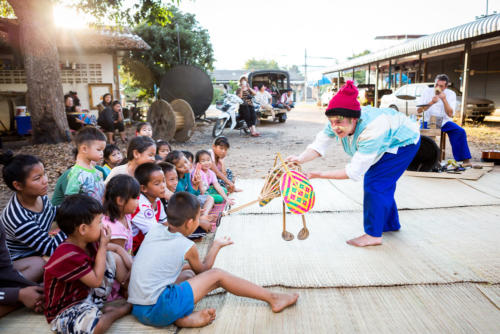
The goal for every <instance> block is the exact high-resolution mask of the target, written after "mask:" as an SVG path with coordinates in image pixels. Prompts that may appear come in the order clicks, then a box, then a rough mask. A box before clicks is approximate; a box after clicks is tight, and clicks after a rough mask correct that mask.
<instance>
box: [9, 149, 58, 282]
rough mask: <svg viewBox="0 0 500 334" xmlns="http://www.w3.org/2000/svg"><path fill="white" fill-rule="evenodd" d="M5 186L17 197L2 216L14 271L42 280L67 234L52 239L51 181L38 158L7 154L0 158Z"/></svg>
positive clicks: (53, 216) (13, 196) (33, 279)
mask: <svg viewBox="0 0 500 334" xmlns="http://www.w3.org/2000/svg"><path fill="white" fill-rule="evenodd" d="M0 163H2V164H3V165H4V167H3V179H4V182H5V184H6V185H7V186H8V187H9V188H10V189H11V190H12V191H14V193H13V194H12V197H11V198H10V200H9V202H8V203H7V206H6V207H5V208H4V209H3V211H2V215H1V216H0V225H3V227H4V228H5V239H6V243H7V247H8V249H9V253H10V257H11V259H12V261H13V266H14V269H16V270H18V271H20V272H22V273H23V275H24V277H25V278H27V279H28V280H31V281H34V282H38V281H40V279H41V278H42V274H43V266H44V265H45V260H44V259H43V256H51V255H52V253H53V252H54V250H55V249H56V248H57V246H58V245H59V244H61V243H62V242H63V241H64V239H66V234H64V232H62V231H61V232H59V233H57V234H56V235H55V236H54V237H51V236H50V235H49V231H50V229H51V227H52V223H53V222H54V219H55V216H56V207H54V206H53V205H52V203H51V202H50V201H49V198H48V197H47V190H48V179H47V175H46V174H45V169H44V166H43V163H42V162H41V161H40V159H38V158H37V157H35V156H32V155H24V154H20V155H17V156H15V157H14V156H13V155H12V152H7V153H5V154H2V155H1V156H0Z"/></svg>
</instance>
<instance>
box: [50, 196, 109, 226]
mask: <svg viewBox="0 0 500 334" xmlns="http://www.w3.org/2000/svg"><path fill="white" fill-rule="evenodd" d="M101 213H104V208H103V207H102V205H101V203H99V201H97V200H96V199H94V198H92V197H90V196H88V195H84V194H76V195H70V196H68V197H66V198H65V199H64V201H63V202H62V204H61V206H60V207H59V208H58V209H57V214H56V221H57V225H59V228H60V229H61V230H62V231H63V232H64V233H66V235H70V234H73V232H74V231H75V230H76V229H77V228H78V226H80V225H81V224H86V225H90V224H91V223H92V220H94V218H95V216H96V215H98V214H101Z"/></svg>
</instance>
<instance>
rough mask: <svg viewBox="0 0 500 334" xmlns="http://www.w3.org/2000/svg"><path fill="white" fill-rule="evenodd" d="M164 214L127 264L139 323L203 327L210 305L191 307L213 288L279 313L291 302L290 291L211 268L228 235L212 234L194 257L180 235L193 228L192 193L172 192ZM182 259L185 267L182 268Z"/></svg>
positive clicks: (196, 210)
mask: <svg viewBox="0 0 500 334" xmlns="http://www.w3.org/2000/svg"><path fill="white" fill-rule="evenodd" d="M167 217H168V224H158V225H155V226H154V227H153V228H152V229H151V231H150V232H149V233H148V235H147V236H146V238H145V239H144V243H143V245H142V246H141V249H140V250H139V253H138V254H137V256H136V258H135V261H134V266H133V268H132V274H131V277H130V285H129V298H128V301H129V303H131V304H133V308H132V314H133V315H134V316H135V317H136V318H137V319H138V320H139V321H140V322H141V323H143V324H145V325H149V326H157V327H160V326H168V325H170V324H172V323H175V325H176V326H178V327H203V326H205V325H207V324H209V323H211V322H212V321H213V320H214V319H215V309H213V308H208V309H204V310H201V311H196V312H193V310H194V306H195V304H196V303H198V302H199V301H200V300H201V299H202V298H203V297H205V296H206V295H207V294H208V293H209V292H210V291H212V290H215V289H217V288H219V287H222V288H224V289H226V290H227V291H229V292H231V293H233V294H235V295H238V296H242V297H248V298H254V299H258V300H262V301H265V302H267V303H268V304H269V306H270V307H271V310H272V311H273V312H281V311H282V310H284V309H285V308H287V307H288V306H290V305H293V304H295V302H296V301H297V298H298V297H299V296H298V294H296V293H275V292H272V291H270V290H268V289H265V288H263V287H260V286H258V285H255V284H253V283H251V282H249V281H246V280H244V279H242V278H239V277H236V276H233V275H231V274H230V273H228V272H225V271H223V270H220V269H212V266H213V264H214V261H215V257H216V256H217V253H218V252H219V250H220V249H221V248H222V247H225V246H228V245H231V244H232V243H233V242H232V241H231V239H230V238H228V237H225V238H223V239H216V240H215V241H214V243H213V245H212V248H211V249H210V250H209V251H208V253H207V256H206V257H205V259H204V260H203V261H202V260H201V259H200V256H199V254H198V249H197V248H196V246H195V245H194V243H193V242H192V241H190V240H189V239H187V238H186V236H188V235H190V234H191V233H192V232H193V231H194V230H196V228H197V227H198V220H199V217H200V204H199V202H198V201H197V200H196V197H195V196H193V195H191V194H189V193H186V192H180V193H175V194H174V195H173V196H172V198H171V199H170V202H169V204H168V208H167ZM158 249H161V250H162V251H161V252H159V251H158ZM165 254H168V256H165ZM185 261H187V262H188V263H189V266H190V268H191V269H188V270H183V269H184V262H185ZM195 274H196V275H195Z"/></svg>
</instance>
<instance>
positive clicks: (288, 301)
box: [269, 293, 299, 313]
mask: <svg viewBox="0 0 500 334" xmlns="http://www.w3.org/2000/svg"><path fill="white" fill-rule="evenodd" d="M271 298H272V301H271V303H269V304H270V305H271V310H273V312H275V313H278V312H281V311H283V310H284V309H285V308H287V307H288V306H291V305H293V304H295V303H296V302H297V299H298V298H299V294H298V293H272V296H271Z"/></svg>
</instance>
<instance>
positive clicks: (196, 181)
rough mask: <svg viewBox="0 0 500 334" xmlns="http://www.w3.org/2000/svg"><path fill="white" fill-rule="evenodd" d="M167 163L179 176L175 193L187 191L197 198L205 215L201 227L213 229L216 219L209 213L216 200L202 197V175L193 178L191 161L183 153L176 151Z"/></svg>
mask: <svg viewBox="0 0 500 334" xmlns="http://www.w3.org/2000/svg"><path fill="white" fill-rule="evenodd" d="M166 160H167V162H169V163H171V164H172V165H174V166H175V169H176V171H177V175H178V178H179V179H178V180H179V181H178V183H177V188H176V189H175V192H179V191H187V192H188V193H190V194H193V195H195V196H197V198H198V200H199V201H200V205H201V206H202V212H203V215H202V216H201V217H200V227H201V228H202V229H204V230H205V231H207V232H208V231H210V230H211V229H212V224H211V221H212V220H214V219H215V218H216V217H209V216H208V213H209V212H210V210H212V207H213V205H214V199H213V198H212V197H210V196H208V195H202V194H201V192H200V185H201V175H199V173H197V175H195V177H194V178H191V174H190V172H189V161H188V160H187V159H186V157H185V156H184V154H183V153H182V152H181V151H177V150H174V151H172V152H170V153H169V154H168V155H167V159H166Z"/></svg>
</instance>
